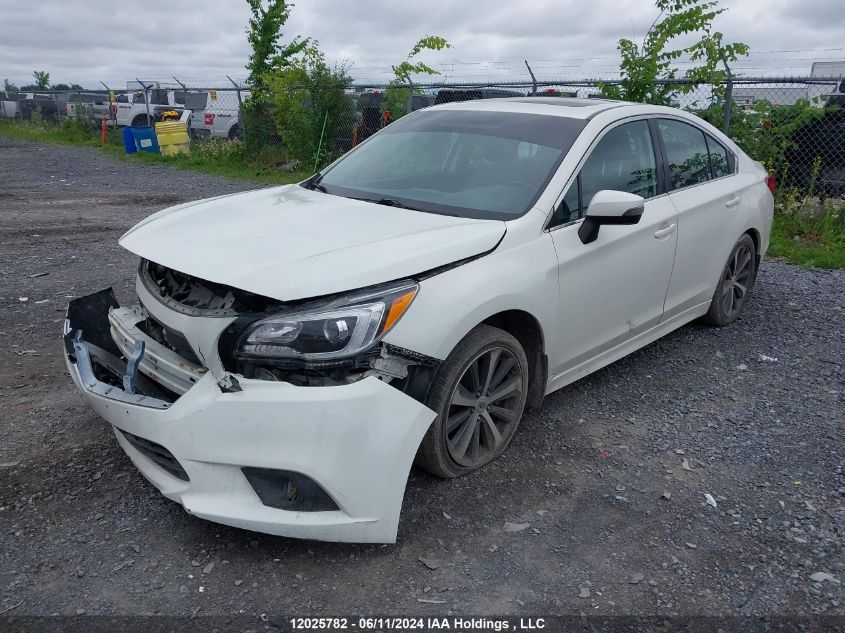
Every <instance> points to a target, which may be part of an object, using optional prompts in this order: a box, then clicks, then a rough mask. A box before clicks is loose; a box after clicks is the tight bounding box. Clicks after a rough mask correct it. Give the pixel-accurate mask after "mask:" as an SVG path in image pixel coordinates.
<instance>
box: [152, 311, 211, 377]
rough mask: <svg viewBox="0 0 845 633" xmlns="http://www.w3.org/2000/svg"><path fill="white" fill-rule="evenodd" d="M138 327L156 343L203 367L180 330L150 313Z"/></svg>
mask: <svg viewBox="0 0 845 633" xmlns="http://www.w3.org/2000/svg"><path fill="white" fill-rule="evenodd" d="M136 327H137V328H138V329H139V330H141V331H142V332H143V333H144V334H146V335H147V336H149V337H150V338H151V339H153V340H154V341H155V342H156V343H160V344H161V345H163V346H164V347H166V348H167V349H169V350H170V351H171V352H176V353H177V354H179V356H181V357H182V358H184V359H185V360H186V361H188V362H189V363H192V364H194V365H199V366H200V367H202V362H200V359H199V358H197V355H196V354H195V353H194V350H193V349H192V348H191V345H190V343H188V339H186V338H185V337H184V335H182V334H181V333H180V332H177V331H175V330H173V329H171V328H168V327H166V326H164V325H163V324H161V323H159V322H158V321H157V320H156V319H154V318H153V317H151V316H149V315H148V316H147V318H146V319H144V320H143V321H139V322H138V324H137V325H136Z"/></svg>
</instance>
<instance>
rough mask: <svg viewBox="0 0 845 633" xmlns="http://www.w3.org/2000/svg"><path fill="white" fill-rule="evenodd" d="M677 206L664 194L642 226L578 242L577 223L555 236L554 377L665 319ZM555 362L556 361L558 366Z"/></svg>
mask: <svg viewBox="0 0 845 633" xmlns="http://www.w3.org/2000/svg"><path fill="white" fill-rule="evenodd" d="M676 224H677V218H676V213H675V207H674V206H673V205H672V202H671V201H670V200H669V198H668V197H667V196H659V197H657V198H652V199H651V200H647V201H646V203H645V211H644V213H643V216H642V219H641V220H640V222H639V224H635V225H632V226H602V227H601V229H600V230H599V236H598V239H596V241H595V242H592V243H590V244H582V243H581V240H580V239H579V238H578V227H579V226H580V225H579V224H571V225H569V226H565V227H563V228H560V229H558V230H556V231H552V239H553V242H554V245H555V250H556V253H557V258H558V262H559V273H558V280H559V283H560V304H561V308H560V321H559V323H558V328H559V329H558V341H559V349H557V350H554V355H553V356H552V355H550V358H549V362H550V365H551V367H550V370H551V371H550V373H551V374H552V375H555V374H559V373H561V372H562V371H565V370H566V369H569V368H570V367H573V366H575V365H577V364H579V363H581V362H583V361H584V360H587V359H588V358H591V357H593V356H595V355H597V354H599V353H601V352H603V351H605V350H607V349H610V348H611V347H614V346H615V345H618V344H619V343H622V342H623V341H625V340H627V339H628V338H631V337H633V336H636V335H637V334H639V333H640V332H643V331H645V330H647V329H648V328H650V327H652V326H654V325H656V324H657V323H658V322H659V321H660V318H661V317H662V316H663V301H664V299H665V297H666V290H667V288H668V287H669V279H670V276H671V275H672V263H673V261H674V258H675V242H676V239H677V231H676V230H675V228H676ZM555 360H556V361H557V362H555Z"/></svg>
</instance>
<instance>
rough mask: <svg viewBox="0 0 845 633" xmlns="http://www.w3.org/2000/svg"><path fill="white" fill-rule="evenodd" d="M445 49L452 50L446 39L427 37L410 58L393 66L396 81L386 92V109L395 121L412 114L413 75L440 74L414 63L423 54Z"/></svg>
mask: <svg viewBox="0 0 845 633" xmlns="http://www.w3.org/2000/svg"><path fill="white" fill-rule="evenodd" d="M444 48H452V45H451V44H449V42H447V41H446V39H445V38H443V37H440V36H439V35H427V36H426V37H423V38H422V39H420V40H419V41H418V42H417V43H416V44H414V46H413V48H412V49H411V52H410V53H408V56H407V57H406V58H405V59H404V60H402V62H401V63H400V64H399V65H398V66H391V68H392V69H393V75H394V79H393V80H392V81H391V82H390V87H388V89H387V90H386V91H385V97H386V100H385V101H386V102H385V105H384V108H385V109H386V110H388V111H389V112H390V114H391V116H392V117H393V118H394V119H398V118H399V117H401V116H403V115H405V114H408V112H410V107H409V106H410V103H409V101H410V99H411V95H412V93H413V92H418V90H414V89H413V80H412V78H411V76H412V75H439V74H440V72H439V71H437V70H435V69H434V68H432V67H431V66H429V65H427V64H424V63H423V62H419V61H418V62H414V61H412V60H413V59H414V57H416V56H417V55H419V54H420V53H421V52H423V51H425V50H428V51H440V50H443V49H444Z"/></svg>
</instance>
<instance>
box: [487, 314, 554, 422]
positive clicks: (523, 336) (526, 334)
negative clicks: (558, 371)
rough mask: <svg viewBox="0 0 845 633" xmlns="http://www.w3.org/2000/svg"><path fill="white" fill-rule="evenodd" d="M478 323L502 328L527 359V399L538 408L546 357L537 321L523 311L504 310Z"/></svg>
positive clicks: (542, 388) (543, 382)
mask: <svg viewBox="0 0 845 633" xmlns="http://www.w3.org/2000/svg"><path fill="white" fill-rule="evenodd" d="M478 325H490V326H492V327H496V328H499V329H500V330H504V331H505V332H507V333H508V334H510V335H511V336H513V337H514V338H515V339H516V340H517V341H519V344H520V345H522V349H523V350H524V351H525V356H526V358H527V359H528V400H527V402H526V404H527V405H528V406H529V407H535V408H536V407H539V406H540V404H541V403H542V402H543V396H544V394H545V392H546V381H547V379H548V373H549V372H548V360H547V356H546V352H545V350H546V347H545V338H544V335H543V328H542V326H541V325H540V321H539V320H538V319H537V318H536V317H535V316H534V315H533V314H531V313H529V312H526V311H525V310H516V309H514V310H504V311H502V312H497V313H496V314H493V315H491V316H489V317H487V318H486V319H484V320H483V321H482V322H481V323H479V324H478Z"/></svg>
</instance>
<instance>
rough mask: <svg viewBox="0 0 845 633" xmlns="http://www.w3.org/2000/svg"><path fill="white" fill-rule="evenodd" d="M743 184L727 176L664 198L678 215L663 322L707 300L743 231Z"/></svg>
mask: <svg viewBox="0 0 845 633" xmlns="http://www.w3.org/2000/svg"><path fill="white" fill-rule="evenodd" d="M742 181H743V179H742V178H741V177H740V176H739V175H735V176H728V177H726V178H720V179H718V180H713V181H711V182H708V183H704V184H702V185H698V186H696V187H691V188H689V189H683V190H681V191H675V192H673V193H671V194H670V195H669V198H670V199H671V200H672V203H673V204H674V205H675V208H676V209H677V210H678V253H677V256H676V257H675V269H674V271H673V273H672V282H671V283H670V284H669V293H668V294H667V295H666V318H669V317H671V316H674V315H675V314H677V313H679V312H683V311H684V310H686V309H687V308H691V307H692V306H695V305H698V304H700V303H703V302H705V301H708V300H710V299H711V298H712V296H713V291H714V290H715V288H716V283H717V282H718V280H719V275H720V274H721V272H722V268H723V267H724V266H725V262H726V261H727V260H728V255H729V254H730V251H731V248H733V245H734V242H735V241H736V239H737V237H738V236H739V234H740V233H741V231H742V216H743V211H742V210H741V209H742V192H743V190H744V189H745V185H744V183H743V182H742Z"/></svg>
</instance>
